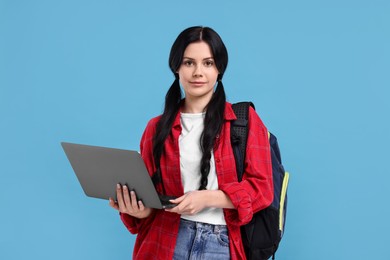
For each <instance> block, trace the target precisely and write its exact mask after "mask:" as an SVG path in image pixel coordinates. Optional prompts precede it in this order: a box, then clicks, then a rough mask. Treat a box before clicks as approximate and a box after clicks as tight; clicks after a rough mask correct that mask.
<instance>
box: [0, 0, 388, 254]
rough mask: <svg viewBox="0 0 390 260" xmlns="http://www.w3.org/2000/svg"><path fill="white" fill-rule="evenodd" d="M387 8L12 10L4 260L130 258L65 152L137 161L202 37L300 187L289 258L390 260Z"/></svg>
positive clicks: (96, 4) (195, 5)
mask: <svg viewBox="0 0 390 260" xmlns="http://www.w3.org/2000/svg"><path fill="white" fill-rule="evenodd" d="M389 14H390V4H389V1H385V0H383V1H380V0H367V1H359V0H355V1H352V0H351V1H343V0H341V1H335V0H330V1H309V0H306V1H305V0H297V1H263V0H258V1H255V0H252V1H241V2H238V1H205V0H199V1H191V2H190V1H178V0H171V1H157V0H156V1H130V0H127V1H125V0H112V1H108V0H104V1H103V0H95V1H92V0H78V1H76V0H67V1H59V0H57V1H54V0H47V1H43V0H36V1H27V0H25V1H22V0H8V1H7V0H0V160H1V161H0V166H1V168H0V174H1V175H0V176H1V178H0V210H1V213H0V259H94V260H98V259H131V254H132V249H133V245H134V240H135V236H133V235H131V234H130V233H129V232H128V231H127V230H126V229H125V227H124V226H123V225H122V223H121V222H120V220H119V217H118V215H117V213H116V212H115V211H114V210H112V209H111V208H110V207H109V206H108V203H107V201H104V200H98V199H92V198H88V197H86V196H85V195H84V193H83V191H82V189H81V187H80V185H79V183H78V181H77V179H76V177H75V175H74V173H73V171H72V169H71V167H70V165H69V163H68V161H67V159H66V157H65V155H64V153H63V151H62V149H61V146H60V142H61V141H70V142H80V143H86V144H94V145H101V146H111V147H118V148H125V149H138V146H139V140H140V137H141V134H142V132H143V129H144V127H145V125H146V123H147V121H148V120H149V119H150V118H151V117H153V116H156V115H158V114H159V113H161V111H162V107H163V102H164V95H165V93H166V91H167V89H168V87H169V86H170V84H171V83H172V81H173V75H172V74H171V72H170V70H169V68H168V54H169V50H170V47H171V44H172V43H173V41H174V39H175V38H176V36H177V35H178V33H180V32H181V31H182V30H183V29H184V28H186V27H189V26H193V25H206V26H211V27H213V28H214V29H215V30H216V31H217V32H218V33H219V34H220V35H221V36H222V38H223V40H224V42H225V44H226V46H227V48H228V51H229V58H230V60H229V66H228V69H227V71H226V74H225V77H224V85H225V88H226V92H227V97H228V100H229V101H231V102H236V101H242V100H251V101H253V102H254V103H255V104H256V107H257V111H258V113H259V114H260V116H261V117H262V119H263V121H264V122H265V124H266V125H267V126H268V128H269V130H270V131H272V132H273V133H274V134H276V135H277V136H278V138H279V143H280V147H281V150H282V156H283V162H284V164H285V167H286V168H287V169H288V170H289V171H290V173H291V181H290V188H289V208H288V216H287V224H286V233H285V236H284V238H283V241H282V243H281V245H280V249H279V251H278V253H277V259H281V260H286V259H287V260H289V259H292V260H294V259H299V260H302V259H304V260H312V259H316V260H317V259H318V260H321V259H390V251H389V247H388V241H389V240H388V237H387V234H388V233H389V231H390V224H389V221H388V219H389V218H390V209H389V206H388V204H389V203H388V198H389V195H388V193H387V192H388V191H389V188H388V183H389V182H390V172H389V169H388V162H389V159H390V158H389V152H388V148H389V147H390V137H389V132H390V121H389V116H388V114H389V111H390V105H389V98H390V91H389V87H390V77H389V75H390V73H389V72H390V47H389V46H390V15H389Z"/></svg>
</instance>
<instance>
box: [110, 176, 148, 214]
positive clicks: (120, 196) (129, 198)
mask: <svg viewBox="0 0 390 260" xmlns="http://www.w3.org/2000/svg"><path fill="white" fill-rule="evenodd" d="M116 196H117V200H118V201H117V202H115V201H114V200H113V199H112V198H110V199H109V200H110V206H111V207H112V208H114V209H116V210H118V211H119V212H120V213H125V214H128V215H130V216H133V217H136V218H146V217H149V215H150V214H151V213H152V210H153V209H152V208H147V207H145V206H144V204H143V203H142V201H137V197H136V195H135V192H134V191H131V192H130V193H129V189H128V188H127V186H126V185H124V186H123V188H122V187H121V186H120V185H119V184H117V187H116Z"/></svg>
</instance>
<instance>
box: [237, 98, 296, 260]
mask: <svg viewBox="0 0 390 260" xmlns="http://www.w3.org/2000/svg"><path fill="white" fill-rule="evenodd" d="M250 106H252V107H253V108H255V106H254V105H253V103H252V102H239V103H235V104H233V110H234V113H235V114H236V116H237V120H235V121H233V122H232V125H231V143H232V147H233V153H234V158H235V161H236V168H237V177H238V181H241V180H242V175H243V172H244V161H245V151H246V143H247V138H248V114H249V107H250ZM268 137H269V142H270V147H271V160H272V175H273V183H274V200H273V202H272V204H271V205H270V206H268V207H267V208H265V209H262V210H260V211H259V212H256V213H255V214H253V218H252V220H251V221H250V222H249V223H248V224H246V225H244V226H242V227H241V236H242V242H243V245H244V249H245V254H246V257H247V259H250V260H251V259H261V260H266V259H269V258H270V257H271V256H272V259H275V252H276V250H277V249H278V246H279V242H280V240H281V239H282V236H283V231H284V226H285V220H286V209H287V186H288V180H289V173H288V172H285V171H284V167H283V165H282V160H281V156H280V151H279V146H278V142H277V139H276V137H275V136H274V135H273V134H271V133H270V132H268Z"/></svg>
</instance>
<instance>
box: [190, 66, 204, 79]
mask: <svg viewBox="0 0 390 260" xmlns="http://www.w3.org/2000/svg"><path fill="white" fill-rule="evenodd" d="M192 76H193V77H196V78H198V77H202V76H203V71H202V67H201V65H197V66H195V67H194V72H193V74H192Z"/></svg>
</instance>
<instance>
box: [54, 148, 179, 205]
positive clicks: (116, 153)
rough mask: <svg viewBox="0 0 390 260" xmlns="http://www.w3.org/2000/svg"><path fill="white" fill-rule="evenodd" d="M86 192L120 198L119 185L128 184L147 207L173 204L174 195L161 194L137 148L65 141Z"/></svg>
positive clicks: (67, 154)
mask: <svg viewBox="0 0 390 260" xmlns="http://www.w3.org/2000/svg"><path fill="white" fill-rule="evenodd" d="M61 145H62V148H63V149H64V151H65V154H66V156H67V157H68V159H69V162H70V164H71V165H72V168H73V170H74V172H75V173H76V176H77V178H78V180H79V182H80V184H81V187H82V188H83V190H84V192H85V194H86V195H87V196H89V197H94V198H100V199H106V200H108V199H109V198H110V197H111V198H113V199H116V185H117V184H118V183H119V184H121V185H127V187H128V188H129V190H134V191H135V193H136V195H137V199H138V200H141V201H142V202H143V203H144V205H145V206H146V207H149V208H156V209H163V208H172V207H174V206H175V204H172V203H171V202H169V199H173V198H174V197H170V196H159V195H158V193H157V191H156V189H155V187H154V185H153V182H152V179H151V178H150V176H149V173H148V171H147V169H146V166H145V163H144V161H143V160H142V157H141V155H140V154H139V153H138V152H137V151H131V150H122V149H115V148H107V147H99V146H91V145H83V144H75V143H67V142H62V143H61Z"/></svg>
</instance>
